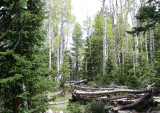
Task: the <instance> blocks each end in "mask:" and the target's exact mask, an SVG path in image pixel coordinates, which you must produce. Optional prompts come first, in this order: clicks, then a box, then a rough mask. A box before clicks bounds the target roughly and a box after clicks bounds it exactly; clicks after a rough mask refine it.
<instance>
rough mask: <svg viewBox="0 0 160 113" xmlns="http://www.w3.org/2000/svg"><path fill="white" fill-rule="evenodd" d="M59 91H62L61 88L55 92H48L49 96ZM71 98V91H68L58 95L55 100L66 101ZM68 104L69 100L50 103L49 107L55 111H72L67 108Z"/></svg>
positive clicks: (67, 112)
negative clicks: (56, 103)
mask: <svg viewBox="0 0 160 113" xmlns="http://www.w3.org/2000/svg"><path fill="white" fill-rule="evenodd" d="M58 92H61V90H60V91H57V92H55V93H48V95H49V96H53V95H55V94H57V93H58ZM70 98H71V93H70V92H66V95H65V96H61V95H58V96H57V97H56V100H55V101H54V102H64V101H67V100H69V99H70ZM67 106H68V102H65V103H64V104H58V105H50V106H49V108H50V109H52V110H53V112H56V111H63V112H64V113H70V111H69V110H67Z"/></svg>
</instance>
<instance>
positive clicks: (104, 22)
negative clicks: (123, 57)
mask: <svg viewBox="0 0 160 113" xmlns="http://www.w3.org/2000/svg"><path fill="white" fill-rule="evenodd" d="M106 57H107V48H106V16H105V0H103V75H104V74H105V73H106V60H107V59H106Z"/></svg>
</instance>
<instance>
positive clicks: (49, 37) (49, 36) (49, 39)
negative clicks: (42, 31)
mask: <svg viewBox="0 0 160 113" xmlns="http://www.w3.org/2000/svg"><path fill="white" fill-rule="evenodd" d="M48 8H49V9H48V11H49V13H48V44H49V72H50V71H51V62H52V61H51V54H52V53H51V51H52V48H51V25H50V23H51V12H50V9H51V4H50V1H49V2H48ZM49 78H50V79H52V77H51V75H49Z"/></svg>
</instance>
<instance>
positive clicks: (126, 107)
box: [112, 93, 152, 111]
mask: <svg viewBox="0 0 160 113" xmlns="http://www.w3.org/2000/svg"><path fill="white" fill-rule="evenodd" d="M149 96H150V93H146V94H144V95H143V96H142V97H141V98H139V99H138V100H136V101H135V102H134V103H132V104H127V105H124V106H119V107H114V108H112V110H113V111H119V110H126V109H133V108H136V106H137V105H139V104H140V103H142V102H143V106H145V105H146V104H149V102H148V99H146V98H148V97H149ZM144 100H145V101H146V100H147V102H144ZM149 101H152V100H149ZM140 107H142V104H141V106H140Z"/></svg>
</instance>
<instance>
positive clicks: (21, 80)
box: [0, 0, 54, 113]
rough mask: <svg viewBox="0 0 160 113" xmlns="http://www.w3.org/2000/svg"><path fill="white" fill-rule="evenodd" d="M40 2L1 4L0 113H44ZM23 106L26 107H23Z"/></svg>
mask: <svg viewBox="0 0 160 113" xmlns="http://www.w3.org/2000/svg"><path fill="white" fill-rule="evenodd" d="M43 6H44V3H43V2H41V1H40V0H1V1H0V7H1V10H0V14H2V16H1V19H0V25H1V28H0V91H1V96H0V100H2V101H3V105H2V106H3V108H4V109H2V112H4V113H8V112H15V113H17V112H43V111H45V110H46V109H47V107H48V99H47V96H46V94H45V91H48V90H50V89H51V88H52V87H53V86H54V84H53V82H52V81H51V80H49V78H48V75H49V74H50V73H49V72H48V56H47V49H44V47H43V41H44V39H45V36H44V32H43V31H42V28H41V26H42V22H43V19H44V18H45V16H44V10H43ZM24 104H25V105H24Z"/></svg>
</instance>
